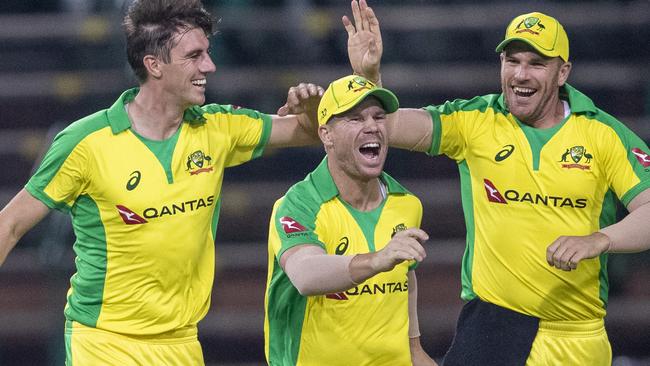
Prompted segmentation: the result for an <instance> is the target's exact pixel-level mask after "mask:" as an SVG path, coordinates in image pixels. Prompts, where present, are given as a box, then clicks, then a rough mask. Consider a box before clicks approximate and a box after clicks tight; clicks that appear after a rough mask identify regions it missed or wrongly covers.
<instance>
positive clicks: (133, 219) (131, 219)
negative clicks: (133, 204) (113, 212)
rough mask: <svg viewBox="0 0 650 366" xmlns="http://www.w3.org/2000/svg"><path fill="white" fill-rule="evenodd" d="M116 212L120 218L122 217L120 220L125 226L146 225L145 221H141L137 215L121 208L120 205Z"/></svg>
mask: <svg viewBox="0 0 650 366" xmlns="http://www.w3.org/2000/svg"><path fill="white" fill-rule="evenodd" d="M115 207H117V212H119V213H120V216H121V217H122V220H124V223H125V224H127V225H140V224H146V223H147V220H145V219H143V218H142V217H140V215H138V214H137V213H135V212H133V211H131V210H129V209H128V208H126V207H124V206H122V205H117V206H115Z"/></svg>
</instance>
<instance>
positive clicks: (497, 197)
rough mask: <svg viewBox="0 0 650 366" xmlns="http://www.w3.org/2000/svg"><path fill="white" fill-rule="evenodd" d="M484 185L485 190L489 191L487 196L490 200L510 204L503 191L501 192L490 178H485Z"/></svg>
mask: <svg viewBox="0 0 650 366" xmlns="http://www.w3.org/2000/svg"><path fill="white" fill-rule="evenodd" d="M483 186H484V187H485V192H486V193H487V198H488V200H489V201H490V202H495V203H504V204H508V202H506V200H505V199H504V198H503V196H502V195H501V193H499V190H498V189H497V188H496V187H495V186H494V184H493V183H492V182H490V180H489V179H483Z"/></svg>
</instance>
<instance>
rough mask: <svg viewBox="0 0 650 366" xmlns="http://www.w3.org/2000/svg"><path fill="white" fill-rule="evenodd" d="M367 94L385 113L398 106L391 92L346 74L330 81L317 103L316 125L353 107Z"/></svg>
mask: <svg viewBox="0 0 650 366" xmlns="http://www.w3.org/2000/svg"><path fill="white" fill-rule="evenodd" d="M369 95H372V96H375V97H376V98H377V99H379V101H380V102H381V104H382V105H383V107H384V110H385V111H386V113H393V112H395V111H397V109H398V108H399V102H398V101H397V97H396V96H395V94H393V92H391V91H390V90H388V89H384V88H379V87H377V85H375V83H373V82H372V81H370V80H368V79H366V78H364V77H363V76H359V75H348V76H346V77H343V78H340V79H338V80H335V81H333V82H331V83H330V85H329V86H328V87H327V90H325V93H324V94H323V97H322V98H321V100H320V103H319V104H318V125H319V126H322V125H324V124H326V123H327V121H329V119H330V118H332V116H334V115H337V114H341V113H343V112H346V111H349V110H350V109H352V108H354V107H355V106H356V105H357V104H359V103H361V101H363V100H364V99H366V97H368V96H369Z"/></svg>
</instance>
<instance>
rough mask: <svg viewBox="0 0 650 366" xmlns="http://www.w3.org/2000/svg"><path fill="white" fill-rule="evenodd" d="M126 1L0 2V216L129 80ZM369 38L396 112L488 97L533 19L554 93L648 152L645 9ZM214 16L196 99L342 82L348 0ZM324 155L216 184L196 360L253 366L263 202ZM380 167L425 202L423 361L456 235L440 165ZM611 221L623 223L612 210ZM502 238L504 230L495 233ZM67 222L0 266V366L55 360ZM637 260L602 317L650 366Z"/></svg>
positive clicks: (644, 0) (252, 1)
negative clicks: (211, 258) (557, 74)
mask: <svg viewBox="0 0 650 366" xmlns="http://www.w3.org/2000/svg"><path fill="white" fill-rule="evenodd" d="M123 3H124V1H123V0H94V1H93V0H40V1H39V0H3V1H2V2H0V172H1V173H0V205H2V206H4V205H5V204H6V203H7V202H8V200H9V199H10V198H11V197H12V196H13V195H14V194H15V193H16V192H17V191H18V190H19V189H20V188H21V187H22V186H23V185H24V184H25V182H26V181H27V179H28V177H29V176H30V172H31V170H32V169H33V166H34V164H36V163H37V162H38V159H39V156H40V154H42V153H43V149H44V148H45V147H47V146H48V145H49V143H50V141H51V138H52V136H53V134H54V133H55V132H56V131H58V130H59V129H60V128H62V127H63V126H65V125H66V124H68V123H70V122H72V121H74V120H76V119H78V118H80V117H82V116H85V115H87V114H89V113H92V112H94V111H96V110H98V109H102V108H106V107H108V106H110V105H111V104H112V103H113V101H114V100H115V99H116V98H117V96H118V95H119V94H120V92H121V91H122V90H123V89H126V88H128V87H130V86H132V85H134V84H135V83H134V81H133V78H132V77H131V76H130V72H129V70H128V67H127V64H126V61H125V60H126V57H125V52H124V41H123V38H122V34H121V30H120V21H121V18H122V14H123V7H124V4H123ZM370 3H371V5H372V6H373V7H374V8H375V11H376V13H377V14H378V16H379V18H380V21H381V24H382V30H383V38H384V59H383V63H382V64H383V80H384V85H385V86H386V87H389V88H391V89H392V90H394V91H395V92H396V93H397V95H398V96H399V97H400V101H401V104H402V106H406V107H421V106H424V105H427V104H431V103H441V102H443V101H445V100H447V99H450V98H469V97H472V96H475V95H480V94H487V93H492V92H498V91H499V90H500V89H499V76H498V73H499V61H498V55H497V54H496V53H495V52H494V47H495V46H496V45H497V43H498V42H499V40H500V39H501V37H502V35H503V32H504V29H505V26H506V24H507V23H508V22H509V20H510V19H511V18H513V17H514V16H516V15H518V14H521V13H525V12H529V11H535V10H539V11H543V12H547V13H548V14H551V15H553V16H555V17H557V18H558V19H559V20H560V22H562V23H563V24H564V26H565V28H566V30H567V32H568V34H569V39H570V45H571V60H572V62H573V64H574V67H573V72H572V74H571V77H570V79H569V82H570V83H571V84H572V85H574V86H576V87H577V88H578V89H580V90H582V91H584V92H585V93H586V94H587V95H589V96H590V97H591V98H592V99H593V100H594V101H595V103H596V104H597V105H598V106H599V107H600V108H602V109H604V110H605V111H608V112H609V113H611V114H613V115H615V116H617V117H619V118H620V119H621V120H622V121H624V122H626V123H627V124H628V126H630V127H631V128H632V129H633V130H634V131H635V132H636V133H638V134H639V135H640V136H641V137H642V138H644V139H645V140H646V141H649V140H650V1H648V0H636V1H632V0H630V1H604V0H603V1H586V0H583V1H559V0H558V1H515V0H510V1H490V2H486V1H479V0H457V1H451V0H438V1H424V0H420V1H416V0H401V1H398V0H391V1H379V0H377V1H371V2H370ZM205 4H206V5H207V6H208V7H209V8H210V9H211V10H212V11H213V13H214V14H215V15H216V16H217V17H218V18H219V19H220V22H219V24H218V28H219V30H220V31H219V34H218V35H217V36H216V37H214V39H213V43H212V44H213V46H212V48H213V50H212V54H213V58H214V61H215V63H216V65H217V72H216V73H215V74H214V75H212V76H210V77H209V78H208V91H207V100H208V101H209V102H216V103H221V104H235V105H239V106H244V107H251V108H255V109H258V110H261V111H264V112H269V113H273V112H275V111H276V110H277V108H278V107H279V106H281V105H282V104H283V103H284V100H285V96H286V91H287V89H288V88H289V87H290V86H291V85H294V84H297V83H299V82H303V81H308V82H316V83H319V84H321V85H323V86H326V85H327V83H329V81H331V80H334V79H336V78H338V77H340V76H343V75H345V74H347V73H349V72H350V69H349V66H348V64H347V58H346V37H347V35H346V33H345V31H344V29H343V28H342V26H341V23H340V17H341V15H343V14H349V13H350V10H349V1H347V0H312V1H309V0H284V1H283V0H273V1H262V0H239V1H208V0H206V1H205ZM322 157H323V152H322V149H320V148H316V147H314V148H306V149H290V150H283V151H269V152H267V156H266V157H265V158H263V159H259V160H257V161H255V162H252V163H250V164H247V165H245V166H242V167H239V168H234V169H230V170H228V171H227V172H226V178H225V182H224V188H223V197H224V198H223V208H222V211H221V219H220V223H219V229H218V233H217V244H216V248H217V255H218V263H217V273H216V277H215V286H214V290H213V301H212V309H211V311H210V312H209V314H208V315H207V317H206V318H205V320H204V321H203V322H202V323H201V324H200V327H199V332H200V338H201V341H202V343H203V348H204V352H205V359H206V363H207V364H208V365H260V364H263V360H264V356H263V352H264V351H263V331H262V327H263V297H264V285H265V281H266V232H267V226H268V217H269V214H270V209H271V205H272V203H273V201H274V200H275V199H276V198H278V197H279V196H280V195H282V194H283V192H284V191H285V190H286V189H287V188H288V187H289V186H290V185H291V184H292V183H294V182H296V181H298V180H300V179H302V178H303V177H304V175H305V174H306V173H307V172H309V171H310V170H311V169H312V168H313V167H314V166H315V165H316V164H317V163H318V162H319V161H320V159H322ZM386 170H387V171H388V172H389V173H391V174H392V175H393V176H395V177H396V178H398V179H400V180H401V181H402V182H403V183H404V184H405V185H406V186H407V187H408V188H410V189H411V190H412V191H413V192H414V193H416V194H418V195H419V196H420V197H421V199H422V201H423V203H424V205H425V211H424V220H423V228H424V229H425V230H426V231H427V232H428V233H429V234H430V236H431V238H432V239H431V240H430V241H429V243H428V244H427V250H428V254H429V256H428V258H427V260H426V262H424V263H422V265H421V266H420V267H419V269H418V278H419V281H418V282H419V295H420V301H419V314H420V322H421V325H420V328H421V330H422V341H423V344H424V347H425V349H426V350H427V351H428V352H429V353H430V354H431V355H433V356H435V357H436V358H437V359H440V357H441V356H442V355H443V353H444V351H445V350H446V348H447V346H448V345H449V343H450V342H451V338H452V336H453V329H454V325H455V322H456V317H457V314H458V311H459V309H460V306H461V302H460V300H459V299H458V294H459V286H460V280H459V263H460V258H461V256H462V252H463V249H464V241H463V240H464V238H463V236H464V232H465V228H464V224H463V217H462V211H461V205H460V193H459V184H458V173H457V170H456V167H455V164H454V163H452V162H451V161H450V160H448V159H446V158H429V157H426V156H425V155H424V154H414V153H408V152H403V151H398V150H392V151H391V153H390V156H389V159H388V162H387V167H386ZM624 214H625V213H624V212H623V211H621V215H624ZM503 229H504V230H508V228H503ZM73 241H74V238H73V235H72V233H71V231H70V226H69V219H68V218H67V217H66V216H64V215H62V214H58V213H55V214H52V215H50V216H49V217H48V218H47V219H46V220H45V221H44V222H42V223H41V224H39V225H38V226H37V227H36V228H35V230H33V231H32V232H30V233H29V234H28V235H27V236H25V237H24V239H23V240H21V242H20V243H19V244H18V246H17V247H16V249H15V250H14V251H13V252H12V254H11V255H10V256H9V258H8V259H7V261H6V262H5V264H4V265H3V267H2V268H0V365H55V364H62V360H63V325H64V319H63V314H62V313H63V306H64V303H65V293H66V290H67V287H68V280H69V277H70V275H71V274H72V271H73V256H72V252H71V247H72V243H73ZM649 263H650V254H649V253H642V254H636V255H619V256H612V258H611V260H610V279H611V294H610V298H611V299H610V306H609V315H608V316H607V318H606V323H607V327H608V330H609V336H610V340H611V342H612V348H613V352H614V357H615V359H614V364H615V365H619V366H622V365H630V366H631V365H650V265H649Z"/></svg>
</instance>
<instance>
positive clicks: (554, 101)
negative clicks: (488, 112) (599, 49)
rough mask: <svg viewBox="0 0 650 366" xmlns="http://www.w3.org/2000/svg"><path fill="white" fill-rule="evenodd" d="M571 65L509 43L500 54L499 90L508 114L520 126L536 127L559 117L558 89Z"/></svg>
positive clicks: (520, 43)
mask: <svg viewBox="0 0 650 366" xmlns="http://www.w3.org/2000/svg"><path fill="white" fill-rule="evenodd" d="M570 70H571V63H569V62H564V61H562V59H560V58H559V57H553V58H548V57H544V56H542V55H540V54H539V53H537V52H535V50H534V49H533V48H532V47H530V46H528V45H527V44H525V43H523V42H519V41H513V42H511V43H510V44H508V46H506V48H505V49H504V51H503V52H502V53H501V88H502V91H503V94H504V96H505V100H506V105H507V106H508V109H509V110H510V112H511V113H512V114H513V115H514V116H515V117H517V119H518V120H519V121H521V122H523V123H526V124H528V125H531V126H537V125H539V124H542V123H544V122H548V121H552V120H553V117H554V116H556V115H557V114H558V112H559V113H560V114H561V109H560V110H558V108H561V104H559V103H560V102H559V87H560V86H562V85H564V83H565V82H566V80H567V78H568V76H569V72H570Z"/></svg>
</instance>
